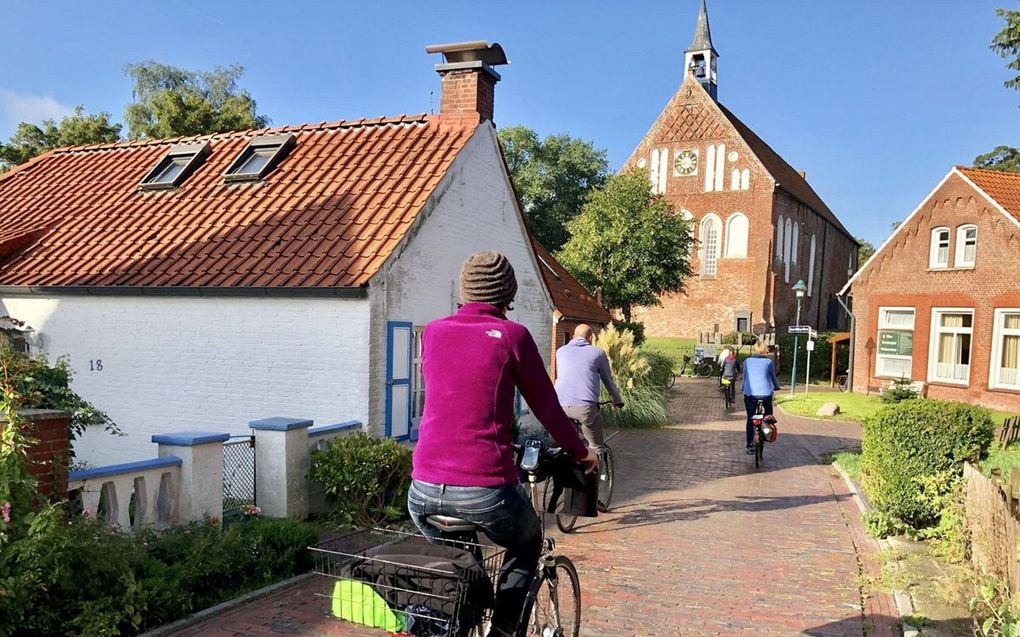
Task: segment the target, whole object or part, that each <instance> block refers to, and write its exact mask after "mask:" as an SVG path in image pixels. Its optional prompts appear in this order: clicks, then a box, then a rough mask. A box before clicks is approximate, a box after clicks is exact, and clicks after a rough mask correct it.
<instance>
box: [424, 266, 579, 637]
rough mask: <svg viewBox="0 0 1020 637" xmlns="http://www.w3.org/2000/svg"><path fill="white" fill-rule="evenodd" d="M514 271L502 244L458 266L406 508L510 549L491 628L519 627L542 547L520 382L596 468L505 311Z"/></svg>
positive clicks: (428, 364) (434, 346)
mask: <svg viewBox="0 0 1020 637" xmlns="http://www.w3.org/2000/svg"><path fill="white" fill-rule="evenodd" d="M516 292H517V279H516V277H515V275H514V270H513V266H511V265H510V261H509V260H507V258H506V257H505V256H503V255H501V254H498V253H496V252H479V253H476V254H473V255H471V257H470V258H468V260H467V261H466V262H465V263H464V266H463V267H462V268H461V300H462V301H463V305H461V307H460V309H459V310H457V313H456V314H454V315H452V316H448V317H446V318H443V319H439V320H437V321H433V322H431V323H429V324H428V325H427V326H426V327H425V331H424V333H423V335H422V373H423V375H424V378H425V388H426V393H425V396H426V397H425V409H424V412H423V414H422V420H421V429H420V433H419V438H418V445H417V447H415V450H414V456H413V464H414V468H413V470H412V473H411V477H412V478H413V479H412V482H411V489H410V491H409V492H408V495H407V509H408V512H409V513H410V514H411V519H412V520H413V521H414V523H415V525H417V527H418V528H419V530H420V531H421V532H422V534H423V535H425V536H427V537H430V538H438V537H440V536H441V532H440V531H439V530H438V529H436V528H435V527H433V526H431V525H430V524H428V522H427V521H426V518H427V517H428V516H430V515H450V516H454V517H458V518H461V519H464V520H468V521H470V522H473V523H475V524H477V525H478V526H479V527H480V528H481V530H482V531H483V532H484V533H485V535H486V536H488V537H489V539H490V540H492V541H493V542H495V543H496V544H498V545H499V546H503V547H505V548H506V554H505V557H504V561H503V567H502V569H501V571H500V577H499V582H498V591H497V595H496V603H495V609H494V612H493V616H492V628H491V629H490V632H489V635H491V636H494V637H504V636H510V635H513V634H514V632H515V631H516V629H517V624H518V621H519V620H520V619H521V612H522V610H523V606H524V600H525V597H526V596H527V593H528V590H527V589H528V586H529V584H530V582H531V579H532V577H533V576H534V574H535V571H536V569H537V567H538V557H539V555H540V553H541V550H542V547H541V523H540V521H539V519H538V516H537V515H536V514H535V511H534V509H532V505H531V503H530V501H529V499H528V496H527V495H526V494H525V492H524V490H523V489H522V488H521V485H520V484H519V483H518V479H517V468H516V466H515V465H514V458H513V441H512V440H511V433H510V428H511V422H512V420H513V410H514V402H515V400H514V398H515V396H514V390H515V388H516V389H518V390H520V392H521V395H522V396H523V397H524V399H525V400H527V402H528V405H529V406H530V407H531V410H532V412H534V414H535V415H536V416H537V417H538V419H539V420H540V421H541V422H542V424H543V425H544V426H545V428H546V429H548V430H549V433H551V434H552V436H553V437H554V438H555V439H556V441H557V442H558V443H559V444H560V445H561V446H562V447H563V448H564V449H566V450H567V451H569V452H570V453H572V454H573V456H574V457H575V458H578V459H580V460H581V461H582V462H585V463H587V464H588V465H589V471H593V470H595V469H596V468H597V464H598V461H597V457H596V455H595V454H594V453H593V452H591V451H589V450H588V448H587V446H586V445H585V444H584V440H583V439H582V438H581V436H580V435H578V433H577V431H576V430H575V429H574V427H573V425H572V424H571V422H570V420H569V419H568V418H567V416H566V414H564V413H563V409H561V408H560V405H559V402H558V401H557V400H556V392H555V390H554V389H553V386H552V382H551V381H550V380H549V376H548V374H547V372H546V368H545V363H544V362H543V360H542V356H541V354H540V353H539V351H538V346H537V345H536V344H535V341H534V339H533V338H532V337H531V334H530V333H529V332H528V329H527V328H526V327H524V326H523V325H521V324H520V323H515V322H514V321H511V320H509V319H508V318H507V317H506V312H507V311H508V310H509V309H510V306H511V303H512V302H513V299H514V295H515V294H516Z"/></svg>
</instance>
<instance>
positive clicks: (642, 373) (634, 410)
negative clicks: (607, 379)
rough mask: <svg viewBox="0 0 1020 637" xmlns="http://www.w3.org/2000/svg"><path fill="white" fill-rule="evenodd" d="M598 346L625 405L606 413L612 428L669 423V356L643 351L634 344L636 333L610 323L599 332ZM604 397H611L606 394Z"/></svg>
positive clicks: (670, 365) (596, 343)
mask: <svg viewBox="0 0 1020 637" xmlns="http://www.w3.org/2000/svg"><path fill="white" fill-rule="evenodd" d="M595 345H597V346H598V347H600V348H602V350H603V351H604V352H606V355H607V356H608V357H609V367H610V369H611V370H612V373H613V377H614V378H615V379H616V384H617V385H618V386H619V388H620V394H621V395H622V396H623V402H624V404H625V407H624V408H623V409H608V410H605V411H604V412H603V415H604V416H605V419H606V424H608V425H609V426H610V427H619V428H634V427H658V426H660V425H663V424H665V423H666V420H667V416H666V382H667V379H668V374H671V373H672V372H671V371H669V372H667V369H669V370H671V369H672V362H671V361H670V359H669V357H666V356H661V355H659V354H652V355H649V354H650V353H648V352H644V351H642V350H641V349H640V348H638V347H637V346H636V345H635V344H634V335H633V334H632V333H631V332H629V331H626V330H617V329H616V328H615V327H614V326H612V325H610V326H608V327H606V329H604V330H602V332H600V333H599V336H598V339H597V340H596V341H595ZM601 399H602V400H608V399H609V396H608V395H605V394H603V396H602V397H601Z"/></svg>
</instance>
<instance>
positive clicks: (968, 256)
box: [955, 224, 977, 268]
mask: <svg viewBox="0 0 1020 637" xmlns="http://www.w3.org/2000/svg"><path fill="white" fill-rule="evenodd" d="M976 257H977V226H975V225H973V224H969V225H966V226H960V227H959V228H957V229H956V261H955V265H956V267H958V268H972V267H974V261H975V259H976Z"/></svg>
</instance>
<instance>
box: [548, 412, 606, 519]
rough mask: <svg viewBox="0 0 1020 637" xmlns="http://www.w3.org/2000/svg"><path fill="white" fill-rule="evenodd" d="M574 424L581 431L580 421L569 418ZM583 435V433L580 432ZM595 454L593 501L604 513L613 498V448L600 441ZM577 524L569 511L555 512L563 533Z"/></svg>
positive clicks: (599, 510)
mask: <svg viewBox="0 0 1020 637" xmlns="http://www.w3.org/2000/svg"><path fill="white" fill-rule="evenodd" d="M611 404H612V401H608V400H607V401H604V402H599V404H598V405H599V409H601V408H602V407H603V406H604V405H611ZM571 420H572V421H573V423H574V426H575V427H577V432H578V433H581V423H580V422H578V421H577V420H574V419H571ZM582 435H583V434H582ZM595 455H596V456H598V459H599V493H598V499H597V500H596V501H595V508H596V510H598V512H599V513H606V512H607V511H609V503H610V502H611V501H612V499H613V482H614V480H615V477H614V474H615V469H616V462H615V461H614V460H613V450H612V448H610V446H609V445H608V444H606V442H603V443H602V446H601V447H597V448H596V449H595ZM576 524H577V516H576V515H573V514H570V513H557V514H556V527H557V528H558V529H559V530H560V531H562V532H563V533H570V532H572V531H573V530H574V526H575V525H576Z"/></svg>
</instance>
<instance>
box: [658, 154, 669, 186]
mask: <svg viewBox="0 0 1020 637" xmlns="http://www.w3.org/2000/svg"><path fill="white" fill-rule="evenodd" d="M668 175H669V149H668V148H663V149H662V150H660V151H659V189H658V191H657V192H658V193H659V194H660V195H664V194H666V177H667V176H668Z"/></svg>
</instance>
